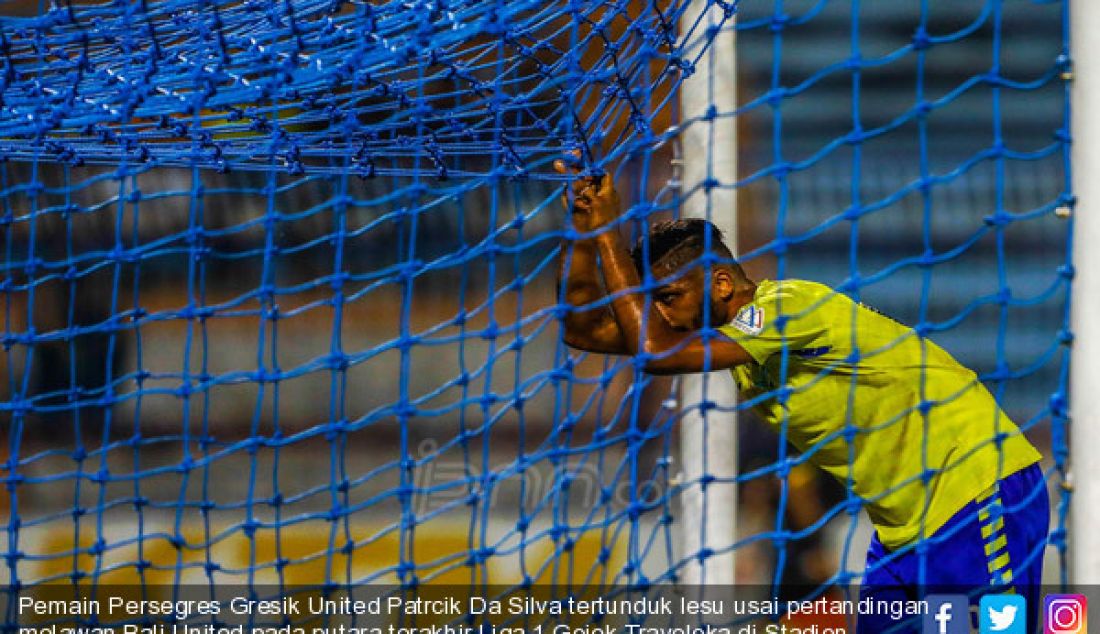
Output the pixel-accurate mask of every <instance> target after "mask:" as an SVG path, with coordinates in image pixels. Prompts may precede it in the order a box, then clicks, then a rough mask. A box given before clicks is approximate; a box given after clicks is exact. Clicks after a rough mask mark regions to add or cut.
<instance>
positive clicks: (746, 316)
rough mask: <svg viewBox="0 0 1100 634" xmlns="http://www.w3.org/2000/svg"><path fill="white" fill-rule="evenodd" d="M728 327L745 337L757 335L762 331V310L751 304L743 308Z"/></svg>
mask: <svg viewBox="0 0 1100 634" xmlns="http://www.w3.org/2000/svg"><path fill="white" fill-rule="evenodd" d="M730 325H731V326H733V327H734V328H736V329H738V330H740V331H741V332H743V333H745V334H746V335H759V334H760V333H761V332H762V331H763V330H764V309H763V308H760V307H759V306H753V305H752V304H748V305H746V306H743V307H742V308H741V310H739V311H737V316H736V317H734V318H733V322H732V323H731V324H730Z"/></svg>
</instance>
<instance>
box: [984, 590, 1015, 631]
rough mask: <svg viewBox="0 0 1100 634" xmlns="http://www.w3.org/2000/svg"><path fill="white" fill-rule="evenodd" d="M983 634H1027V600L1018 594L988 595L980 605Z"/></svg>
mask: <svg viewBox="0 0 1100 634" xmlns="http://www.w3.org/2000/svg"><path fill="white" fill-rule="evenodd" d="M978 625H979V626H980V627H979V628H978V631H979V632H981V634H987V632H996V633H997V634H1027V599H1024V598H1023V597H1022V596H1020V595H1018V594H987V595H985V596H984V597H982V600H981V603H979V604H978Z"/></svg>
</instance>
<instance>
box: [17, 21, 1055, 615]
mask: <svg viewBox="0 0 1100 634" xmlns="http://www.w3.org/2000/svg"><path fill="white" fill-rule="evenodd" d="M1066 4H1067V3H1066V2H1065V1H1055V0H1046V1H1024V0H965V1H954V2H950V3H945V2H932V1H930V0H922V1H920V2H908V3H894V2H861V1H860V0H842V1H827V0H745V2H740V3H738V2H736V1H725V2H724V1H722V0H670V1H668V2H663V1H662V2H648V1H588V0H567V1H564V0H540V1H538V2H533V1H530V0H509V1H507V2H505V1H503V0H406V1H402V2H398V1H378V2H375V1H356V2H349V1H343V0H284V1H277V2H276V1H272V2H266V1H265V2H261V1H258V0H142V1H129V0H118V1H105V2H102V3H90V2H70V1H68V0H66V1H63V2H51V3H46V2H29V1H27V2H24V1H17V2H8V3H6V4H4V5H3V6H0V161H2V163H0V232H2V240H3V247H2V248H3V257H2V260H0V262H2V264H0V267H2V282H0V302H2V304H0V310H2V311H3V317H2V319H3V334H2V342H3V350H2V354H0V437H2V439H3V440H4V442H3V443H2V445H3V448H2V449H0V479H2V481H3V482H4V485H5V487H4V490H3V492H2V493H0V507H2V508H4V509H6V511H7V521H6V522H5V523H4V526H3V534H4V538H5V546H4V551H3V552H4V561H3V564H2V566H0V567H2V568H3V570H4V572H3V573H2V575H3V576H2V577H0V579H3V580H5V581H6V583H7V587H8V588H9V589H14V591H15V592H19V591H25V590H27V589H29V588H36V587H40V586H43V585H61V586H65V587H76V588H94V587H97V586H113V587H128V588H131V589H132V588H135V587H136V588H140V589H141V590H140V592H142V593H145V594H147V595H149V596H166V597H167V596H172V593H173V591H176V592H178V591H179V588H183V587H188V588H215V587H219V586H226V587H230V586H231V587H248V588H256V587H268V586H271V587H279V588H283V587H304V586H310V587H323V588H327V589H332V588H338V587H344V588H348V587H356V586H362V585H364V584H384V585H388V586H393V587H396V588H399V589H401V590H403V591H408V590H411V589H416V588H421V587H424V586H426V585H432V584H436V585H444V586H451V587H467V588H483V587H489V586H493V587H503V588H513V589H514V588H530V587H535V586H538V587H541V588H544V589H546V588H549V589H550V590H548V591H549V592H551V593H557V592H560V593H563V594H562V596H566V595H571V594H577V593H581V594H583V593H585V592H612V591H614V589H616V588H618V589H625V590H623V591H624V592H631V591H638V590H639V589H645V588H648V587H650V586H653V585H656V586H660V585H662V584H665V585H672V584H676V583H677V582H679V581H681V580H682V579H683V578H684V575H685V572H686V571H687V570H688V569H689V568H690V567H692V566H697V565H699V563H700V562H702V561H703V560H706V559H707V558H710V557H712V556H713V557H717V556H722V555H729V554H732V555H734V558H733V561H735V563H733V561H730V563H729V565H735V566H736V575H735V576H736V578H737V580H738V582H739V583H743V584H747V585H752V586H754V587H758V588H759V589H761V594H762V596H779V595H782V596H784V597H785V598H801V597H811V598H812V597H816V596H820V595H822V594H823V593H826V592H828V591H829V588H832V587H835V586H847V585H849V584H852V583H857V584H858V583H859V582H860V579H861V578H862V576H863V573H864V570H863V566H864V563H863V554H864V552H865V551H866V548H867V542H868V540H869V539H870V535H871V529H870V527H869V524H868V523H867V520H866V518H865V517H864V516H863V515H862V514H861V508H862V502H861V501H860V500H859V499H858V496H855V494H854V493H853V492H852V491H851V490H850V489H846V488H845V486H844V485H845V483H843V482H840V483H837V482H834V481H833V480H830V479H828V477H827V476H825V475H823V474H822V473H821V472H819V471H817V470H815V469H814V468H812V467H810V466H809V465H808V462H807V456H806V455H805V454H804V453H800V452H798V451H796V450H794V449H792V448H790V447H788V445H787V436H786V432H785V431H784V430H782V429H780V430H778V433H777V432H776V430H771V429H768V428H766V426H764V425H763V424H761V422H760V421H759V420H757V419H756V418H755V417H754V414H753V413H752V411H751V405H753V404H754V403H751V402H750V403H747V404H742V405H734V404H723V403H719V404H718V405H717V406H715V405H714V403H712V402H710V401H709V400H707V399H706V398H705V397H704V398H703V400H702V401H695V402H692V401H691V400H690V399H685V398H683V394H686V392H684V391H683V390H682V387H683V386H682V379H681V378H677V377H660V376H651V375H648V374H645V373H643V372H641V371H640V370H639V369H638V366H637V364H635V363H634V361H633V360H631V359H630V358H627V357H616V356H605V355H600V354H595V353H582V352H577V351H575V350H571V349H570V348H569V347H568V346H566V345H565V343H564V341H563V319H564V318H565V317H566V316H567V315H568V314H569V311H571V310H574V309H573V308H572V307H570V306H568V305H567V304H566V303H564V301H563V295H562V294H561V292H560V290H559V289H558V288H557V285H556V281H555V280H556V275H557V269H558V260H559V257H561V255H562V254H563V251H565V252H567V251H568V249H570V248H572V247H571V246H570V244H571V241H572V240H573V239H574V238H576V237H577V236H576V234H575V233H574V232H573V231H572V229H570V224H569V217H568V214H567V213H566V212H565V211H564V210H563V208H562V202H561V200H560V197H561V196H562V194H563V191H564V190H565V188H567V187H569V185H570V183H571V182H572V178H573V177H572V176H566V175H562V174H559V173H558V172H556V171H555V170H554V169H553V162H554V161H555V160H557V159H560V158H562V157H563V156H564V155H566V154H569V153H574V154H575V155H576V156H577V157H578V165H579V169H580V170H581V174H582V175H592V174H598V173H602V172H610V173H611V174H613V175H614V178H615V182H616V183H617V186H618V189H619V191H620V194H621V197H622V200H623V203H624V208H627V209H628V212H627V213H626V215H625V216H624V220H623V222H622V223H621V226H619V227H616V230H621V231H622V232H623V234H624V236H627V237H628V238H630V239H631V240H633V239H637V238H638V237H640V236H643V235H645V233H646V231H647V230H648V228H649V227H650V226H652V225H653V224H655V223H656V222H658V221H660V220H664V219H668V218H674V217H678V216H679V215H680V213H681V206H682V203H683V202H684V200H685V199H686V198H687V197H689V196H691V195H693V194H695V193H698V192H705V193H706V194H707V195H708V196H709V195H710V193H711V192H723V191H724V192H727V193H732V200H733V201H734V202H735V203H736V204H735V205H732V206H734V207H736V213H737V217H736V220H731V219H732V218H733V214H734V209H733V208H729V209H718V208H710V209H709V210H708V211H707V215H708V217H710V218H711V219H713V220H716V221H719V222H726V223H729V222H732V223H733V224H734V226H735V227H736V229H737V237H736V244H737V246H738V252H739V253H738V258H739V261H740V262H741V264H742V266H743V267H744V268H745V270H746V271H747V272H748V274H749V276H750V277H753V278H754V279H788V278H798V279H809V280H814V281H817V282H821V283H824V284H827V285H830V286H832V287H834V288H836V289H837V290H838V291H839V292H841V293H844V294H847V295H849V296H851V297H853V298H854V299H856V300H858V301H862V302H864V303H866V304H867V305H870V306H874V307H876V308H877V309H879V310H881V311H883V312H884V313H886V314H889V315H890V316H892V317H894V318H896V319H897V320H899V321H901V322H903V323H905V324H908V325H910V326H913V327H915V328H917V330H918V332H920V333H921V334H923V335H926V336H928V337H929V338H931V339H932V340H934V341H936V342H938V343H939V344H940V345H942V346H943V347H944V348H945V349H947V350H948V351H949V352H951V353H952V354H953V355H954V356H955V357H956V358H957V359H959V361H960V362H961V363H963V364H964V365H966V366H968V367H970V368H972V369H974V370H975V371H976V372H978V375H979V377H980V379H981V380H982V382H984V383H985V385H986V386H987V387H988V388H989V389H990V391H991V392H992V393H993V395H994V396H995V397H996V398H997V400H998V402H999V403H1000V404H1001V406H1002V408H1003V409H1004V410H1005V412H1006V413H1007V414H1008V415H1009V416H1010V417H1011V418H1012V419H1013V420H1014V421H1016V422H1017V423H1018V424H1019V426H1020V427H1021V429H1023V430H1024V432H1025V433H1026V434H1027V436H1028V437H1029V438H1030V439H1031V440H1032V442H1033V443H1034V444H1035V445H1036V446H1037V447H1038V448H1039V449H1040V451H1041V453H1042V454H1043V456H1044V460H1043V463H1042V465H1043V468H1044V472H1045V473H1046V474H1047V479H1048V482H1049V483H1050V484H1051V486H1052V487H1054V486H1057V485H1058V484H1059V483H1062V482H1064V479H1065V470H1066V461H1067V458H1068V450H1067V444H1066V400H1067V396H1066V384H1067V378H1068V377H1067V368H1068V362H1069V354H1068V344H1069V342H1070V341H1071V339H1072V335H1071V333H1070V331H1069V325H1068V297H1069V287H1070V281H1071V279H1072V276H1073V268H1072V264H1071V262H1070V261H1069V252H1070V251H1069V244H1070V239H1071V236H1072V232H1071V230H1070V228H1071V225H1072V219H1071V218H1070V217H1069V216H1071V212H1072V206H1073V198H1072V193H1071V191H1070V185H1069V177H1070V171H1069V158H1068V157H1069V145H1070V131H1069V124H1068V106H1067V103H1068V102H1067V97H1066V94H1067V93H1066V91H1067V83H1068V81H1069V79H1070V75H1071V71H1072V68H1071V64H1070V58H1069V49H1068V41H1067V40H1068V8H1067V6H1066ZM734 34H735V35H736V57H737V59H736V65H737V71H736V75H734V74H733V72H732V70H731V71H730V72H729V73H727V75H720V74H718V73H712V72H711V71H712V69H713V68H717V67H718V66H713V65H710V64H705V63H704V62H705V60H706V56H707V55H708V53H709V51H711V47H712V44H713V43H714V42H715V41H716V39H717V38H720V37H727V36H728V37H732V36H733V35H734ZM701 69H702V70H701ZM704 88H705V90H707V91H711V92H713V93H717V92H724V94H727V95H737V97H736V106H735V107H733V108H724V107H718V106H712V107H710V108H705V109H704V110H703V111H702V112H698V113H695V112H685V111H684V110H683V106H682V103H683V97H684V94H683V93H684V91H687V90H691V91H699V90H703V89H704ZM708 94H710V93H708ZM722 122H725V123H732V124H733V125H735V126H736V128H737V137H738V140H737V145H736V147H726V148H724V150H725V151H727V152H728V153H729V154H730V155H731V156H735V157H736V159H737V162H738V167H737V169H736V172H735V173H733V174H727V175H724V176H723V175H721V174H717V173H715V172H714V171H713V169H711V168H710V166H708V164H706V161H709V160H710V158H709V157H711V156H712V155H713V153H714V150H716V149H721V148H714V147H706V148H700V147H695V146H692V145H690V144H685V143H684V139H685V134H686V132H687V131H690V130H692V129H695V130H698V129H700V128H701V127H704V126H709V125H712V124H717V123H722ZM700 157H704V158H702V159H700ZM700 160H702V161H703V162H704V163H703V165H702V171H703V173H704V176H701V177H699V178H698V179H697V180H694V181H693V180H690V179H693V178H695V176H691V174H697V173H698V171H695V172H692V171H689V170H686V169H685V168H684V166H685V164H686V163H688V162H691V161H695V162H696V165H697V166H698V165H699V161H700ZM712 207H713V206H712ZM714 380H715V381H717V380H718V379H714ZM700 410H702V411H703V413H704V414H706V415H708V416H709V415H711V414H712V415H713V416H715V418H713V419H711V420H710V423H709V425H711V426H712V427H713V426H715V425H720V424H725V425H730V424H734V423H733V422H732V420H731V415H734V414H735V415H736V417H737V419H738V420H737V422H736V425H737V428H736V429H737V431H736V436H737V437H738V438H737V440H738V442H736V443H735V444H733V445H731V446H729V447H722V446H715V445H714V444H713V443H711V444H709V445H708V444H707V443H706V439H705V438H704V439H703V445H702V446H703V447H704V448H705V451H706V452H709V453H708V456H716V455H720V454H723V452H725V453H726V454H732V455H733V457H735V459H736V462H737V463H738V464H739V469H738V471H737V474H736V475H734V476H729V477H727V476H725V475H722V476H719V477H714V476H710V475H708V474H707V473H704V474H703V475H702V476H701V478H696V479H691V478H685V477H684V475H683V474H684V467H685V465H684V460H683V458H682V457H681V455H680V453H678V451H679V450H678V448H679V447H680V446H681V443H682V442H683V441H682V440H681V439H680V437H679V426H680V423H681V421H682V420H683V419H684V417H685V416H689V415H692V413H693V412H694V413H698V412H699V411H700ZM708 410H711V411H710V414H707V412H708ZM720 416H724V417H725V418H719V417H720ZM720 421H725V422H720ZM705 429H706V426H704V433H705ZM809 453H812V452H809ZM727 457H728V456H727ZM707 460H710V458H706V459H703V462H701V464H708V462H707ZM722 487H725V488H726V489H734V490H736V491H737V492H738V497H739V499H740V502H739V503H738V506H737V507H734V508H730V509H729V514H730V517H731V518H736V519H735V520H732V521H734V523H735V525H736V526H735V528H736V537H735V538H732V541H730V542H729V543H717V542H715V541H714V539H715V538H714V535H715V534H716V533H713V532H712V533H711V535H712V536H711V538H710V541H706V540H704V541H703V542H702V543H703V545H702V546H695V547H693V548H695V550H691V549H688V548H685V547H684V544H685V543H690V544H698V543H699V541H698V540H696V541H691V540H685V539H684V535H685V533H688V532H692V531H701V530H702V531H706V530H707V529H706V528H705V527H701V526H700V521H699V519H698V518H696V517H689V516H685V514H684V513H683V512H682V511H681V504H680V497H681V496H682V495H683V494H684V493H685V492H686V491H688V490H692V489H694V490H699V489H702V490H703V491H704V493H705V492H706V491H707V490H708V489H709V490H710V491H711V492H712V493H713V492H715V491H717V490H719V489H721V488H722ZM1053 501H1054V502H1055V503H1056V504H1055V514H1054V517H1053V518H1052V524H1051V528H1052V533H1051V539H1050V543H1051V548H1050V549H1048V550H1049V552H1048V554H1047V558H1046V575H1047V576H1046V578H1047V579H1049V580H1051V581H1058V580H1061V581H1065V576H1064V575H1065V569H1066V567H1065V565H1064V559H1065V549H1066V541H1065V518H1066V513H1067V511H1068V494H1063V495H1062V496H1059V497H1055V498H1054V499H1053ZM790 588H798V590H797V591H795V590H791V589H790ZM173 589H175V590H173ZM143 596H144V595H143ZM555 596H557V595H555ZM18 622H20V614H19V613H18V610H17V609H16V607H15V604H13V603H9V605H8V611H7V614H6V625H7V627H9V628H11V627H12V626H13V624H15V623H18Z"/></svg>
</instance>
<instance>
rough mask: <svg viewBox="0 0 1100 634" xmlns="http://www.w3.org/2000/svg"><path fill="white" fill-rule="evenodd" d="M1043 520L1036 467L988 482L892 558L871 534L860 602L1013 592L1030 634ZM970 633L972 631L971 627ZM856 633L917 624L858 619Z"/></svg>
mask: <svg viewBox="0 0 1100 634" xmlns="http://www.w3.org/2000/svg"><path fill="white" fill-rule="evenodd" d="M1049 522H1050V501H1049V499H1048V497H1047V487H1046V481H1045V480H1044V478H1043V471H1042V469H1041V468H1040V467H1039V465H1038V464H1034V465H1031V466H1030V467H1027V468H1025V469H1021V470H1020V471H1017V472H1016V473H1014V474H1012V475H1010V476H1008V477H1006V478H1004V479H1003V480H1001V481H1000V482H998V483H996V484H995V485H993V486H992V487H990V488H989V489H987V490H986V491H985V492H983V493H982V495H980V496H978V497H977V498H975V499H974V501H972V502H970V503H969V504H967V505H966V506H964V507H963V508H962V509H961V510H960V511H959V512H958V513H956V514H955V515H953V516H952V517H951V519H950V520H948V521H947V524H945V525H944V526H943V527H942V528H940V529H939V530H937V531H936V532H935V533H934V534H933V535H931V536H930V537H928V538H927V539H925V540H923V541H921V542H919V543H917V544H913V545H910V546H906V547H905V548H903V549H900V550H898V551H896V552H890V551H888V550H887V549H886V548H885V547H884V546H883V545H882V542H880V541H879V539H878V535H875V537H874V538H873V539H872V540H871V546H870V548H869V549H868V550H867V565H866V567H865V574H864V579H863V584H862V587H861V589H860V598H861V599H863V598H866V597H871V598H873V599H886V600H898V599H910V600H912V599H920V598H923V597H925V596H926V595H928V594H939V593H947V594H967V595H969V596H970V601H971V604H972V605H976V604H977V602H978V599H979V598H980V597H981V595H982V594H986V593H990V592H997V593H1001V592H1015V593H1017V594H1020V595H1023V596H1024V597H1025V598H1026V599H1027V610H1028V624H1029V628H1028V632H1032V631H1034V630H1035V626H1036V624H1037V616H1038V609H1039V600H1040V593H1041V591H1040V584H1041V583H1042V573H1043V551H1044V550H1045V548H1046V543H1047V529H1048V525H1049ZM973 625H974V628H975V629H976V628H977V623H976V622H975V623H974V624H973ZM856 630H857V632H859V633H861V634H879V633H881V632H920V631H921V621H920V620H919V619H917V620H909V621H906V622H905V623H903V624H901V625H900V626H899V623H898V622H897V621H894V620H891V619H890V617H889V616H888V615H884V616H873V615H871V616H860V618H859V620H858V625H857V628H856Z"/></svg>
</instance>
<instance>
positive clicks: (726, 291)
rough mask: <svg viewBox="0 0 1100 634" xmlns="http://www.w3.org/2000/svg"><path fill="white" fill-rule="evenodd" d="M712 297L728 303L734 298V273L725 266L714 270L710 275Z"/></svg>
mask: <svg viewBox="0 0 1100 634" xmlns="http://www.w3.org/2000/svg"><path fill="white" fill-rule="evenodd" d="M710 283H711V295H712V296H713V297H714V299H717V300H721V301H723V302H728V301H729V300H730V299H732V298H733V293H734V283H733V273H732V272H731V271H730V270H729V269H727V268H726V267H724V266H720V267H717V268H715V269H714V271H713V272H711V274H710Z"/></svg>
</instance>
